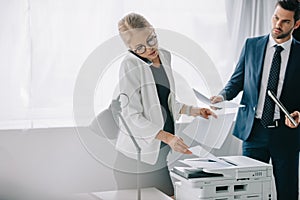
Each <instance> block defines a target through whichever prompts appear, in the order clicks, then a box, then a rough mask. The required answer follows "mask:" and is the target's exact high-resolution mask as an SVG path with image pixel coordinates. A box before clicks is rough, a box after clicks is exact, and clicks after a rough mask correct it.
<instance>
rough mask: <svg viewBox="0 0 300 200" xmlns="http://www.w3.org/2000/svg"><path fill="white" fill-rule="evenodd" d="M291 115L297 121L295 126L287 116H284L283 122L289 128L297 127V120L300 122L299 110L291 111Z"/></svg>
mask: <svg viewBox="0 0 300 200" xmlns="http://www.w3.org/2000/svg"><path fill="white" fill-rule="evenodd" d="M291 117H293V118H294V119H295V121H296V122H297V123H298V124H297V126H295V125H294V124H293V123H292V122H291V121H290V120H289V118H287V117H285V124H286V125H287V126H288V127H290V128H297V127H298V125H299V122H300V119H299V117H300V112H299V111H295V112H293V113H291Z"/></svg>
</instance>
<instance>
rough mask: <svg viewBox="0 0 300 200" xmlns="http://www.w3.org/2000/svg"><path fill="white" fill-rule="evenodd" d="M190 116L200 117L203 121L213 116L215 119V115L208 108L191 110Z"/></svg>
mask: <svg viewBox="0 0 300 200" xmlns="http://www.w3.org/2000/svg"><path fill="white" fill-rule="evenodd" d="M191 116H194V117H196V116H201V117H203V118H205V119H208V117H209V116H213V117H214V118H217V115H216V114H215V113H214V112H213V111H211V110H210V109H208V108H192V109H191Z"/></svg>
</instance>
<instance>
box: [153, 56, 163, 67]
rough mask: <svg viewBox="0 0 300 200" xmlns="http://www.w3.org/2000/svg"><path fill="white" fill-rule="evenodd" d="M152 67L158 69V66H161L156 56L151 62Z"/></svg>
mask: <svg viewBox="0 0 300 200" xmlns="http://www.w3.org/2000/svg"><path fill="white" fill-rule="evenodd" d="M152 63H153V64H152V65H153V67H160V64H161V62H160V59H159V56H157V57H156V58H154V59H153V60H152Z"/></svg>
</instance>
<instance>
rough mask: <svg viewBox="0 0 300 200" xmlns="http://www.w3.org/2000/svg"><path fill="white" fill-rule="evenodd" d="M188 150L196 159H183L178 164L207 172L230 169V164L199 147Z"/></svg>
mask: <svg viewBox="0 0 300 200" xmlns="http://www.w3.org/2000/svg"><path fill="white" fill-rule="evenodd" d="M189 150H190V151H191V152H192V153H193V154H194V155H195V156H198V158H191V159H184V160H180V162H182V163H184V164H186V165H189V166H191V167H196V168H203V169H207V170H212V169H219V168H224V167H230V166H232V165H231V164H229V163H227V162H225V161H223V160H221V159H219V158H217V157H216V156H214V155H213V154H211V153H209V152H208V151H206V150H205V149H204V148H203V147H201V146H199V145H198V146H194V147H191V148H189Z"/></svg>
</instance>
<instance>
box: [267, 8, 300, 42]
mask: <svg viewBox="0 0 300 200" xmlns="http://www.w3.org/2000/svg"><path fill="white" fill-rule="evenodd" d="M296 26H297V27H298V25H296V24H295V20H294V12H293V11H289V10H285V9H283V8H281V7H280V6H279V5H278V6H277V7H276V9H275V11H274V14H273V17H272V37H273V38H274V40H275V41H276V42H278V43H283V42H285V41H287V40H289V39H290V37H291V35H292V32H293V30H294V28H296Z"/></svg>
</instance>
